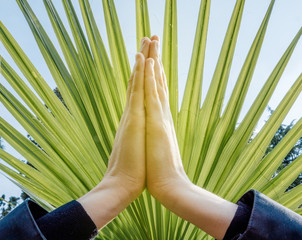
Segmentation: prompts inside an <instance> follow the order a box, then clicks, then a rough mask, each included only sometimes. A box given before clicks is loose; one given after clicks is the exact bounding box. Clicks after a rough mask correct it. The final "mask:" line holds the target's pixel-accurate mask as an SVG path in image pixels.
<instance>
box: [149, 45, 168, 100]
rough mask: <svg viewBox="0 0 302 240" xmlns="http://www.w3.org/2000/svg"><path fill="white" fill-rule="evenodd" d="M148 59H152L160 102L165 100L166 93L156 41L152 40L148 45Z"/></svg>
mask: <svg viewBox="0 0 302 240" xmlns="http://www.w3.org/2000/svg"><path fill="white" fill-rule="evenodd" d="M149 57H150V58H153V59H154V73H155V80H156V86H157V91H158V95H159V98H160V100H161V102H162V103H163V101H164V100H165V97H166V91H165V88H164V83H163V78H162V67H161V63H160V58H159V42H158V41H157V40H153V41H152V42H151V43H150V50H149Z"/></svg>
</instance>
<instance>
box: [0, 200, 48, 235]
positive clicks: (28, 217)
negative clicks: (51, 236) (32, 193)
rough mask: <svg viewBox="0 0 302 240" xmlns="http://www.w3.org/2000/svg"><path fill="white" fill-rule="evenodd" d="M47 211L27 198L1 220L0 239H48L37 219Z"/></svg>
mask: <svg viewBox="0 0 302 240" xmlns="http://www.w3.org/2000/svg"><path fill="white" fill-rule="evenodd" d="M45 214H47V211H46V210H44V209H43V208H41V207H40V206H38V205H37V204H36V203H34V202H32V201H30V200H26V201H24V202H23V203H22V204H21V205H20V206H18V207H17V208H15V209H14V210H13V211H12V212H11V213H9V214H8V215H7V216H6V217H5V218H3V219H2V220H1V221H0V239H5V240H17V239H18V240H23V239H24V240H25V239H31V240H41V239H43V240H46V238H45V237H44V235H43V234H42V232H41V231H40V229H39V227H38V225H37V223H36V219H38V218H40V217H42V216H43V215H45Z"/></svg>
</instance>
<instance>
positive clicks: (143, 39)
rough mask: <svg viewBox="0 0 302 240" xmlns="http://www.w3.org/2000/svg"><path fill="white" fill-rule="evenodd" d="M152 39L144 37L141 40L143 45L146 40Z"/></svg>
mask: <svg viewBox="0 0 302 240" xmlns="http://www.w3.org/2000/svg"><path fill="white" fill-rule="evenodd" d="M148 41H151V40H150V38H148V37H143V38H142V40H141V45H143V44H144V43H145V42H148Z"/></svg>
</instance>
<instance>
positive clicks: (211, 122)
mask: <svg viewBox="0 0 302 240" xmlns="http://www.w3.org/2000/svg"><path fill="white" fill-rule="evenodd" d="M43 2H44V5H45V8H46V10H47V13H48V17H49V19H50V21H51V24H52V27H53V30H54V32H55V34H56V36H57V39H58V42H59V44H60V47H61V50H62V52H63V55H64V58H65V61H63V59H61V57H60V55H59V54H58V52H57V49H56V48H55V47H54V45H53V43H52V42H51V40H50V38H49V37H48V34H47V32H45V30H44V29H43V27H42V25H41V24H40V22H39V20H38V19H37V17H36V16H35V13H34V12H33V11H32V9H31V7H30V5H29V4H28V2H27V1H26V0H17V3H18V5H19V7H20V9H21V11H22V12H23V14H24V16H25V18H26V20H27V22H28V24H29V26H30V28H31V30H32V33H33V35H34V37H35V39H36V42H37V44H38V46H39V48H40V51H41V53H42V55H43V57H44V59H45V61H46V63H47V66H48V68H49V71H50V72H51V74H52V76H53V79H54V80H55V82H56V85H57V87H58V89H59V90H60V92H61V94H62V97H63V99H64V101H65V104H66V106H67V108H68V109H67V108H66V107H65V106H64V105H63V104H62V102H61V101H60V100H59V99H58V98H57V97H56V95H55V94H54V92H53V91H52V90H51V88H50V87H49V86H48V84H47V83H46V81H45V80H44V79H43V78H42V76H41V75H40V73H39V72H38V71H37V69H36V68H35V66H34V65H33V64H32V63H31V61H30V60H29V58H28V57H27V56H26V54H25V53H24V52H23V51H22V49H21V48H20V47H19V45H18V43H17V42H16V41H15V40H14V38H13V36H12V35H11V34H10V33H9V31H8V30H7V29H6V27H5V26H4V25H3V24H2V23H0V39H1V41H2V43H3V45H4V46H5V48H6V49H7V51H8V52H9V53H10V55H11V57H12V58H13V60H14V61H15V63H16V65H17V66H18V67H19V69H20V70H21V72H22V74H23V75H24V77H25V78H26V79H27V81H28V82H29V84H30V85H31V86H32V87H33V89H34V90H35V91H36V93H37V94H38V95H39V97H40V99H41V100H42V101H41V100H40V99H39V98H38V97H37V96H36V95H35V94H34V93H33V91H32V90H31V89H30V88H29V86H28V85H27V84H26V83H25V82H24V81H23V79H22V78H21V77H20V76H19V75H18V74H17V73H16V72H15V70H14V69H13V68H12V67H11V66H10V65H9V64H8V63H7V61H6V60H5V59H4V58H3V57H1V73H2V75H3V76H4V77H5V79H6V80H7V81H8V83H9V84H10V85H11V86H12V87H13V88H14V90H15V91H16V92H17V94H18V95H19V96H20V97H21V98H22V100H23V101H24V103H25V104H26V105H27V106H28V108H29V109H30V111H29V110H28V109H27V108H26V107H25V106H24V105H23V104H22V103H21V102H20V101H18V100H17V98H16V97H15V96H14V95H13V94H12V93H10V92H9V91H8V90H7V89H6V88H5V87H4V86H3V85H2V84H1V85H0V93H1V94H0V99H1V102H2V103H3V104H4V106H5V107H6V108H7V109H8V110H9V111H10V112H11V114H12V115H13V116H14V117H15V118H16V119H17V120H18V121H19V123H20V124H21V125H22V126H23V127H24V129H25V130H26V131H27V132H28V133H29V134H30V136H32V137H33V139H34V140H35V141H36V142H37V143H38V144H39V146H41V148H42V149H43V151H42V150H41V149H40V148H38V147H37V146H36V145H35V144H33V143H32V142H31V141H29V140H28V139H27V138H26V137H25V136H23V135H22V134H21V133H19V132H18V131H17V130H16V129H15V128H14V127H13V126H11V125H10V123H8V122H7V121H5V120H4V119H3V118H0V124H1V128H0V134H1V136H3V138H5V140H6V141H7V142H8V143H9V144H10V145H12V146H13V147H14V148H15V149H16V150H17V151H18V152H20V153H21V154H22V156H24V158H25V159H26V160H27V161H28V162H30V163H31V164H32V165H33V166H34V168H32V167H30V166H29V165H27V164H25V163H23V162H21V161H19V160H18V159H16V158H15V157H14V156H12V155H11V154H9V153H7V152H5V151H4V150H0V157H1V158H2V159H3V160H4V161H6V162H7V163H8V164H9V165H10V166H11V167H12V168H8V167H6V166H5V165H3V164H0V169H1V170H2V171H3V172H5V173H6V174H7V175H8V176H9V177H10V178H11V180H12V181H13V182H14V183H15V184H17V185H18V186H20V187H21V188H22V189H23V190H24V191H25V192H26V193H27V194H29V195H30V196H31V198H33V199H35V200H36V201H37V202H38V203H40V204H41V205H43V206H44V207H45V208H47V209H48V210H51V209H53V208H54V207H58V206H60V205H62V204H64V203H66V202H68V201H70V200H72V199H74V198H78V197H80V196H81V195H83V194H84V193H86V192H87V191H89V189H91V188H92V187H93V186H95V185H96V184H97V183H98V182H99V181H100V180H101V179H102V177H103V175H104V173H105V171H106V166H107V162H108V157H109V155H110V152H111V148H112V143H113V140H114V136H115V132H116V129H117V127H118V124H119V119H120V117H121V114H122V111H123V107H124V105H125V95H126V87H127V80H128V77H129V75H130V66H129V60H128V56H127V52H126V48H125V44H124V40H123V36H122V33H121V28H120V25H119V21H118V16H117V13H116V9H115V5H114V1H113V0H102V4H103V11H104V17H105V23H106V29H107V37H108V40H109V41H108V42H109V50H110V59H109V56H108V53H107V50H106V48H105V46H104V43H103V40H102V37H101V35H100V32H99V29H98V27H97V25H96V21H95V19H94V16H93V13H92V10H91V7H90V3H89V0H79V4H80V9H81V17H82V19H83V22H84V25H85V29H83V28H82V26H81V24H80V21H79V17H80V16H78V15H77V14H76V12H75V10H74V7H73V5H72V1H71V0H66V1H62V2H63V6H64V9H65V13H66V17H67V19H68V22H69V25H70V29H71V34H72V36H70V35H69V34H68V32H67V30H66V29H65V26H64V24H63V22H62V20H61V18H60V15H59V14H58V12H57V11H56V8H55V7H54V5H53V3H52V1H51V0H44V1H43ZM135 2H136V19H137V21H136V23H137V25H136V31H137V41H138V42H137V46H138V45H139V39H141V38H142V37H143V36H150V24H149V17H148V7H147V1H146V0H136V1H135ZM274 3H275V1H274V0H271V3H270V5H269V7H268V9H267V12H266V14H265V16H264V18H263V21H262V23H261V26H260V27H259V30H258V32H257V34H256V36H255V38H254V41H253V43H252V45H251V47H250V50H249V53H248V55H247V56H246V59H245V62H244V64H243V66H242V69H241V72H240V74H239V76H238V79H237V82H236V85H235V87H234V89H233V92H232V94H231V97H230V99H229V101H228V102H227V103H226V107H225V109H224V111H222V106H223V101H222V99H223V98H224V95H225V92H226V86H227V82H228V79H229V73H230V67H231V64H232V60H233V55H234V50H235V47H236V42H237V37H238V33H239V27H240V23H241V19H242V14H243V8H244V4H245V1H244V0H237V1H236V4H235V7H234V10H233V14H232V16H231V19H230V22H229V26H228V29H227V32H226V35H225V39H224V42H223V45H222V48H221V52H220V56H219V59H218V62H217V65H216V69H215V71H214V74H213V78H212V81H211V84H210V87H209V90H208V93H207V95H206V97H205V99H204V101H203V102H202V105H201V92H202V91H201V90H202V82H203V66H204V60H205V49H206V39H207V32H208V23H209V13H210V4H211V2H210V0H202V1H201V4H200V9H199V15H198V23H197V28H196V35H195V40H194V46H193V53H192V58H191V64H190V69H189V73H188V78H187V83H186V88H185V92H184V97H183V100H182V104H181V106H180V108H179V106H178V78H177V77H178V73H177V64H178V62H177V6H176V0H166V6H165V19H164V37H163V51H162V61H163V64H164V68H165V72H166V74H167V80H168V86H169V91H170V106H171V112H172V115H173V120H174V123H175V127H176V131H177V136H178V143H179V147H180V151H181V155H182V159H183V164H184V167H185V170H186V172H187V174H188V176H189V177H190V179H191V180H192V181H193V182H194V183H195V184H198V185H199V186H202V187H205V188H206V189H208V190H210V191H212V192H214V193H216V194H218V195H220V196H222V197H224V198H226V199H228V200H231V201H236V200H237V199H238V198H239V196H240V195H242V194H243V193H244V192H245V191H246V190H247V189H249V188H255V189H257V190H260V191H262V192H264V193H265V194H266V195H268V196H269V197H271V198H273V199H275V200H277V201H279V202H280V203H281V204H283V205H285V206H286V207H288V208H290V209H292V210H294V211H296V212H297V213H299V214H302V209H301V208H298V207H299V206H300V205H301V203H302V196H301V189H302V188H301V187H302V185H299V186H297V187H295V188H293V189H292V190H290V191H288V192H286V193H285V190H286V189H287V188H288V186H289V185H290V184H291V183H292V182H293V181H294V179H296V177H297V176H298V175H299V174H300V173H301V171H302V164H301V162H302V156H300V157H298V158H297V159H296V160H295V161H294V162H293V163H292V164H290V165H289V166H288V167H286V168H284V169H283V170H282V171H281V172H280V173H279V174H278V175H277V176H276V177H274V178H272V176H273V174H274V173H275V172H276V170H277V168H278V166H279V165H280V164H281V163H282V160H283V159H284V157H285V156H286V155H287V153H288V152H289V151H290V150H291V148H292V147H293V146H294V145H295V143H296V142H297V141H298V139H299V138H300V137H301V136H302V119H300V120H299V121H297V123H296V124H295V126H293V128H292V129H291V130H290V131H289V132H288V134H287V135H286V136H285V137H284V138H283V139H282V141H280V143H279V144H278V145H277V146H276V147H275V148H274V149H273V150H272V151H271V152H270V153H269V154H267V155H266V156H265V157H263V156H264V153H265V150H266V148H267V146H268V145H269V144H270V141H271V139H272V138H273V136H274V134H275V132H276V131H277V130H278V128H279V126H280V125H281V123H282V121H283V119H284V118H285V116H286V114H287V112H288V111H289V109H290V107H291V106H292V104H293V103H294V101H295V99H296V98H297V97H298V95H299V94H300V92H301V90H302V74H301V75H300V76H299V77H298V79H297V80H296V81H295V83H294V84H293V86H292V87H291V89H290V90H289V91H288V93H287V94H286V96H285V97H284V98H283V100H282V101H281V103H280V104H279V106H278V107H277V109H276V110H275V111H274V113H273V114H272V115H271V117H270V119H269V120H268V121H267V122H266V124H265V125H264V127H263V128H262V129H261V131H260V132H259V133H258V134H257V136H256V137H254V138H253V139H252V141H250V137H251V135H252V133H253V131H254V129H255V127H256V124H257V122H258V121H259V118H260V116H261V115H262V113H263V111H264V110H265V108H266V106H267V104H268V101H269V99H270V97H271V96H272V94H273V92H274V90H275V88H276V85H277V83H278V81H279V79H280V77H281V75H282V73H283V71H284V69H285V67H286V65H287V63H288V61H289V59H290V57H291V54H292V53H293V51H294V48H295V46H296V44H297V42H298V40H299V38H300V36H301V34H302V28H301V29H300V30H299V31H298V33H297V34H296V36H295V37H294V39H293V40H292V42H291V43H290V45H289V46H288V48H287V50H286V51H285V52H284V54H283V56H282V57H281V58H280V60H279V62H278V63H277V65H276V66H275V68H274V69H273V70H272V72H271V74H270V76H269V77H268V79H267V80H266V82H265V84H264V86H263V87H262V89H261V91H260V92H259V94H258V96H257V98H256V100H255V101H254V102H253V104H252V106H251V107H250V109H249V111H248V113H247V114H246V115H245V117H244V119H243V120H242V122H241V123H240V124H239V125H237V123H238V117H239V114H240V112H241V109H242V105H243V102H244V100H245V97H246V94H247V90H248V88H249V85H250V81H251V79H252V76H253V73H254V69H255V66H256V63H257V60H258V57H259V53H260V50H261V46H262V42H263V39H264V36H265V33H266V29H267V26H268V22H269V19H270V16H271V12H272V9H273V6H274ZM84 31H85V32H84ZM44 104H45V105H46V106H47V108H46V107H45V105H44ZM200 105H201V107H200ZM179 109H180V110H179ZM20 173H21V174H20ZM100 236H101V237H102V238H103V239H209V237H208V236H207V235H206V234H205V233H203V232H202V231H200V230H199V229H197V228H196V227H194V226H193V225H191V224H189V223H187V222H186V221H184V220H182V219H180V218H178V217H177V216H175V215H174V214H173V213H171V212H169V211H168V210H166V209H165V208H164V207H163V206H161V205H160V204H159V203H158V202H156V201H155V200H154V199H153V198H152V197H151V196H150V194H149V193H148V192H147V191H145V192H144V193H143V194H142V195H141V196H140V197H139V198H138V199H137V200H136V201H135V202H133V203H132V204H131V205H130V206H129V207H128V208H127V209H126V210H125V211H123V212H122V213H121V214H120V215H119V216H118V217H117V218H116V219H115V220H114V221H112V222H111V223H110V224H109V225H107V227H105V228H104V229H103V230H102V231H101V232H100Z"/></svg>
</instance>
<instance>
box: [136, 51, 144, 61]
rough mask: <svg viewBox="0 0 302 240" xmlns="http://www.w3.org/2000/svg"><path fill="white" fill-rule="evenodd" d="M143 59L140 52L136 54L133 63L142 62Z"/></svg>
mask: <svg viewBox="0 0 302 240" xmlns="http://www.w3.org/2000/svg"><path fill="white" fill-rule="evenodd" d="M144 59H145V57H144V54H142V53H141V52H138V53H136V55H135V61H137V62H139V61H144Z"/></svg>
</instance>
